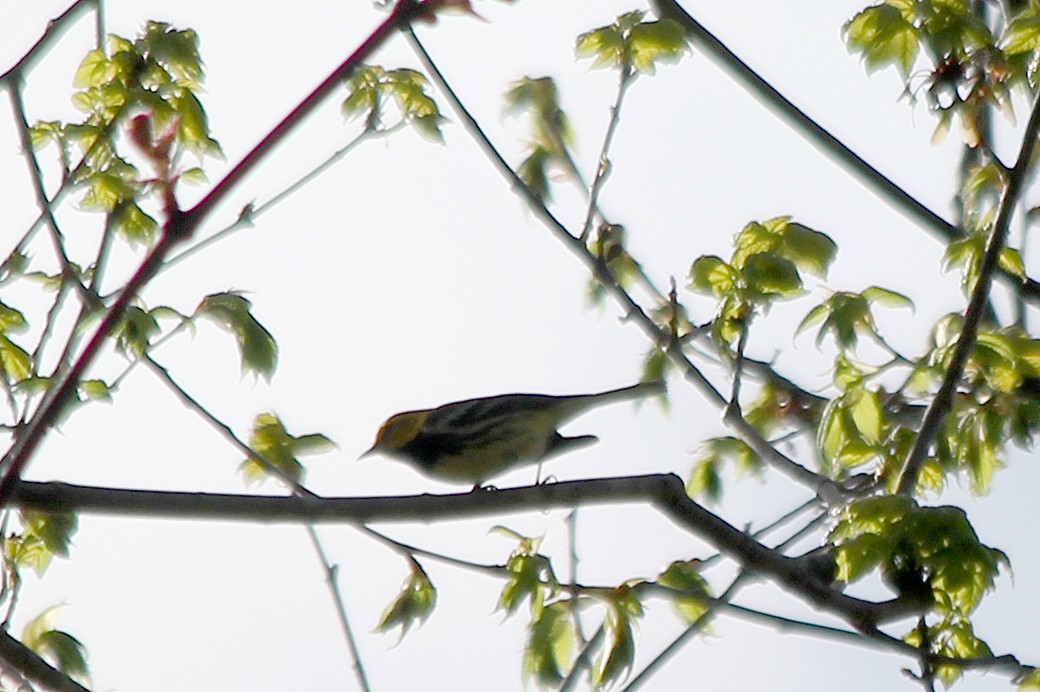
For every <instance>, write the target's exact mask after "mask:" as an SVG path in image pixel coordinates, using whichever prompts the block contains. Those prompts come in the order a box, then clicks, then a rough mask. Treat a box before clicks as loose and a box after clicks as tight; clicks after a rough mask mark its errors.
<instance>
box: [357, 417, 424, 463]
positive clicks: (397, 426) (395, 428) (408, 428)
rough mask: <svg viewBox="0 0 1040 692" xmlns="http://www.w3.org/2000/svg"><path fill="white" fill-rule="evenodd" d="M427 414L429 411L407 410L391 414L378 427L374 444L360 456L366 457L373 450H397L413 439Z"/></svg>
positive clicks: (385, 451) (389, 452) (387, 451)
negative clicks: (381, 425)
mask: <svg viewBox="0 0 1040 692" xmlns="http://www.w3.org/2000/svg"><path fill="white" fill-rule="evenodd" d="M429 414H430V412H429V411H407V412H405V413H398V414H397V415H396V416H391V417H390V418H389V420H387V421H386V422H385V423H383V427H381V428H379V432H378V433H377V434H376V442H375V444H373V445H372V448H371V449H369V450H368V451H367V452H365V453H364V454H362V455H361V456H362V457H367V456H368V455H369V454H372V453H374V452H384V453H386V454H393V453H394V452H397V451H399V450H400V449H401V448H402V447H404V446H405V445H407V444H408V443H409V442H411V441H412V440H414V439H415V436H416V435H418V434H419V430H420V429H421V428H422V425H423V423H424V422H425V421H426V416H428V415H429Z"/></svg>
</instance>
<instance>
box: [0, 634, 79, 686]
mask: <svg viewBox="0 0 1040 692" xmlns="http://www.w3.org/2000/svg"><path fill="white" fill-rule="evenodd" d="M0 659H3V661H4V663H7V664H8V665H10V666H11V667H13V668H15V669H17V670H18V672H19V673H21V674H22V675H24V676H25V677H26V678H27V679H29V680H31V681H32V682H34V683H35V684H37V685H42V686H44V687H46V688H47V689H49V690H54V691H55V692H90V691H89V690H88V689H87V688H86V687H83V686H82V685H80V684H79V683H78V682H76V681H75V680H73V679H72V678H70V677H69V676H67V675H65V673H63V672H61V671H60V670H58V669H57V668H54V667H52V666H51V665H50V664H49V663H47V662H46V661H44V660H43V659H42V658H40V657H39V656H37V655H36V652H34V651H33V650H32V649H30V648H29V647H27V646H26V645H25V644H22V643H21V642H20V641H18V640H17V639H15V638H14V637H12V636H11V635H10V634H8V633H7V632H4V631H0Z"/></svg>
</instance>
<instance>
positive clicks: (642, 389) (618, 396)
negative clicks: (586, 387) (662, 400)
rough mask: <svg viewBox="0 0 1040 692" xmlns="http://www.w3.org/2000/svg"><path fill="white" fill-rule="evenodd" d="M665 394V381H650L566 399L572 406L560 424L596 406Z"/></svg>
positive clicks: (562, 417) (568, 408) (568, 407)
mask: <svg viewBox="0 0 1040 692" xmlns="http://www.w3.org/2000/svg"><path fill="white" fill-rule="evenodd" d="M664 392H665V385H664V381H663V380H650V381H647V382H640V383H639V384H634V385H632V386H631V387H622V388H620V389H611V390H609V391H606V392H600V393H598V394H577V395H575V396H570V397H564V398H566V399H570V400H571V401H570V402H568V403H569V404H570V405H569V406H567V407H566V408H567V410H566V413H565V414H564V415H563V416H561V419H560V422H561V423H564V422H566V421H568V420H570V419H571V418H574V417H575V416H577V415H579V414H581V413H584V412H585V411H587V410H589V409H590V408H593V407H595V406H602V405H604V404H610V403H613V402H615V401H625V400H628V399H639V398H641V397H644V396H653V395H655V394H663V393H664Z"/></svg>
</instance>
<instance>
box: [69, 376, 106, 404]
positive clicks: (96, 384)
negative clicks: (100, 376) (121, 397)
mask: <svg viewBox="0 0 1040 692" xmlns="http://www.w3.org/2000/svg"><path fill="white" fill-rule="evenodd" d="M77 390H78V391H79V393H80V396H81V397H82V398H83V399H85V400H87V401H112V390H111V388H109V386H108V384H106V383H105V381H104V380H83V381H82V382H80V383H79V384H78V385H77Z"/></svg>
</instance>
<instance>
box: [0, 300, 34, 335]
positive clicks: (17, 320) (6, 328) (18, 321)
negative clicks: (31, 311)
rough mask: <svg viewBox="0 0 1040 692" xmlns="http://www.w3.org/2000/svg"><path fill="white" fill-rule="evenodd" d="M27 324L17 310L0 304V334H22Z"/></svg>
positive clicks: (23, 316)
mask: <svg viewBox="0 0 1040 692" xmlns="http://www.w3.org/2000/svg"><path fill="white" fill-rule="evenodd" d="M28 327H29V323H28V322H27V321H26V319H25V315H23V314H22V313H21V312H19V311H18V310H15V309H14V308H12V307H11V306H9V305H6V304H5V303H3V302H0V334H14V333H21V332H24V331H25V330H26V329H27V328H28Z"/></svg>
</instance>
